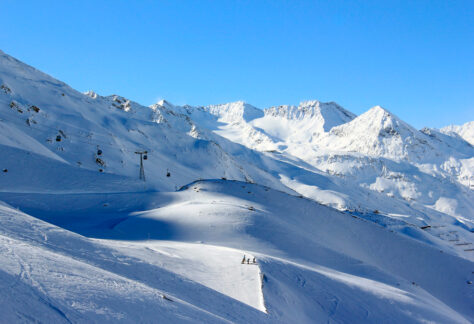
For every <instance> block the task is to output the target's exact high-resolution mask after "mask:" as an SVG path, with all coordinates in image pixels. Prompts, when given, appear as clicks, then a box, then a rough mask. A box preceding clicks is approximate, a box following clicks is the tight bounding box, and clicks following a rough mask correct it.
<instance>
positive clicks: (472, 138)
mask: <svg viewBox="0 0 474 324" xmlns="http://www.w3.org/2000/svg"><path fill="white" fill-rule="evenodd" d="M441 132H443V133H445V134H450V135H452V133H455V134H457V135H459V136H461V137H462V138H463V139H464V140H466V141H467V142H469V143H470V144H471V145H474V121H470V122H467V123H465V124H464V125H461V126H458V125H451V126H446V127H443V128H441Z"/></svg>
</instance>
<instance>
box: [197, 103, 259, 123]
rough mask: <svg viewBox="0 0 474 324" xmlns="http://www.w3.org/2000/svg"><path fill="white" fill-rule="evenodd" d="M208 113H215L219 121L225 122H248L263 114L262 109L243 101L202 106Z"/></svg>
mask: <svg viewBox="0 0 474 324" xmlns="http://www.w3.org/2000/svg"><path fill="white" fill-rule="evenodd" d="M203 109H204V110H206V111H208V112H209V113H210V114H212V115H215V116H217V117H218V118H219V120H220V121H222V122H226V123H237V122H241V121H243V122H250V121H252V120H254V119H256V118H260V117H262V116H263V111H262V110H261V109H258V108H256V107H254V106H252V105H249V104H247V103H245V102H244V101H236V102H231V103H226V104H219V105H210V106H206V107H203Z"/></svg>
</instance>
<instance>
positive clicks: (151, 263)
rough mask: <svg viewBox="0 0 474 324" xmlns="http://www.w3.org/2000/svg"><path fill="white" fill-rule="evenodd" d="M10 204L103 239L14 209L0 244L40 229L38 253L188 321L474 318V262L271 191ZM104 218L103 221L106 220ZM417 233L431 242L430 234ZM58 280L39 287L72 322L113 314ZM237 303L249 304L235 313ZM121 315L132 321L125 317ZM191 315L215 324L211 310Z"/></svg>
mask: <svg viewBox="0 0 474 324" xmlns="http://www.w3.org/2000/svg"><path fill="white" fill-rule="evenodd" d="M125 197H129V198H130V200H133V201H134V202H133V203H131V202H130V200H129V199H124V198H125ZM0 198H1V199H3V200H6V201H9V202H10V203H11V204H12V205H16V204H18V203H20V204H22V209H24V210H26V211H28V213H31V214H32V215H35V216H37V217H39V218H42V219H45V220H47V221H48V222H50V223H55V224H59V225H60V226H61V227H65V228H69V229H70V230H73V231H75V232H77V233H80V234H82V235H84V236H86V237H91V238H95V239H88V238H85V237H84V236H77V235H76V234H72V233H70V232H67V231H65V230H62V229H58V228H56V227H55V226H52V225H47V223H43V222H41V221H38V220H35V219H34V218H31V217H29V216H27V215H25V214H22V213H19V212H17V211H14V210H11V209H7V210H5V213H7V214H8V213H13V214H14V215H12V216H9V217H3V218H2V221H3V223H2V229H5V228H6V230H3V231H6V232H7V233H6V234H4V233H2V235H4V236H10V237H11V236H13V238H15V239H16V238H17V237H18V234H19V232H20V231H18V228H17V227H18V226H22V227H23V228H26V229H28V228H30V227H33V228H34V229H35V231H34V233H30V232H26V233H23V234H22V235H24V237H26V238H28V241H29V242H31V241H34V243H32V244H31V245H33V246H35V245H41V246H44V245H46V246H47V248H48V249H51V250H60V252H61V254H62V255H68V254H73V255H74V256H75V258H79V259H81V260H85V261H84V262H88V263H93V264H94V265H95V267H97V268H101V269H104V268H105V269H107V270H108V271H109V272H112V274H110V276H112V275H113V274H117V273H120V275H121V276H123V277H126V278H133V280H134V281H139V282H141V283H143V284H144V285H146V286H151V287H153V288H155V289H156V290H158V292H157V293H156V294H157V295H158V296H155V298H156V299H157V300H160V299H159V297H160V294H165V295H166V296H168V297H169V298H171V299H173V300H174V301H180V303H179V304H173V305H176V307H178V309H179V311H181V312H183V313H185V312H187V311H188V310H187V308H186V305H185V304H181V301H183V302H187V303H190V304H192V305H194V306H196V308H199V309H202V310H203V311H206V312H208V313H210V314H213V315H215V317H216V318H219V317H223V318H224V319H227V320H231V321H235V322H242V323H243V322H258V321H259V322H261V321H264V322H282V323H286V322H288V321H296V322H299V323H304V322H313V321H314V320H315V319H317V321H318V322H320V321H328V320H329V321H331V320H332V321H342V322H380V321H389V322H418V321H419V320H422V319H423V320H432V321H438V322H453V323H458V322H459V323H467V322H469V321H471V320H472V319H473V315H474V314H473V313H472V307H471V305H472V294H471V289H470V288H471V286H470V285H468V284H466V280H471V279H472V278H471V276H472V274H471V267H472V263H471V262H469V261H467V260H464V259H461V258H458V257H454V256H452V255H450V254H449V253H442V252H441V251H440V250H439V249H435V248H433V247H430V246H428V245H426V244H423V243H419V242H417V241H415V240H412V239H409V238H406V237H404V236H403V235H400V234H396V233H393V232H391V231H389V230H388V229H384V228H382V227H380V226H378V225H376V224H373V223H372V222H367V221H365V220H363V219H361V218H358V217H353V216H351V215H350V214H345V213H341V212H338V211H335V210H333V209H331V208H328V207H325V206H321V205H318V204H317V203H315V202H312V201H310V200H307V199H304V198H298V197H294V196H291V195H288V194H285V193H282V192H278V191H274V190H272V189H270V188H268V187H263V186H259V185H253V184H248V183H242V182H233V181H222V180H220V181H203V182H196V183H193V184H191V185H189V186H187V187H186V188H184V189H182V190H181V191H178V192H175V193H149V194H140V195H135V196H134V195H133V194H114V195H106V194H96V195H87V194H82V195H77V194H76V195H71V194H62V195H57V194H45V195H42V196H41V197H38V195H35V194H16V195H7V194H2V195H0ZM268 202H271V203H268ZM45 203H46V204H45ZM104 203H106V204H107V206H106V207H104ZM84 205H86V206H84ZM87 205H89V206H87ZM145 206H148V207H147V208H146V209H144V210H143V208H144V207H145ZM104 210H107V212H104ZM101 214H105V215H104V216H103V217H102V218H98V217H97V215H101ZM5 219H7V220H8V221H4V220H5ZM19 220H22V222H23V223H21V222H20V221H19ZM5 222H6V224H5ZM18 222H20V225H19V224H17V223H18ZM28 222H32V223H33V224H34V225H33V226H31V225H29V224H28ZM45 228H47V229H48V230H46V229H45ZM413 230H415V231H418V232H419V233H420V235H423V231H422V230H419V229H418V230H417V229H413ZM28 231H30V230H28ZM57 236H61V237H60V238H58V237H57ZM22 237H23V236H22ZM45 237H46V238H45ZM55 242H57V243H58V244H59V245H55ZM78 245H79V246H78ZM303 247H304V248H303ZM243 254H246V256H247V257H250V258H253V257H254V256H255V257H256V258H257V262H258V264H257V265H252V264H250V265H247V264H244V265H242V264H241V263H240V261H241V258H242V256H243ZM26 258H27V259H28V257H27V256H26ZM38 262H40V261H38ZM43 262H44V263H47V264H49V263H50V262H49V261H48V260H46V261H45V260H43ZM45 266H46V265H40V264H38V265H36V267H45ZM67 267H73V268H76V267H79V265H77V266H76V265H75V264H71V265H68V266H67ZM67 267H66V268H67ZM123 267H125V268H123ZM10 271H11V272H12V273H13V275H15V273H16V272H14V271H13V270H10ZM19 271H20V270H17V272H19ZM64 271H66V270H64ZM67 271H71V270H67ZM57 272H61V271H59V270H57ZM260 273H261V274H262V275H260ZM155 274H156V275H158V274H159V276H158V278H159V279H157V276H156V275H155ZM43 276H44V277H43ZM48 276H49V273H48V274H47V275H45V274H44V273H42V272H41V271H38V273H37V274H36V277H35V280H37V281H38V282H40V283H41V285H42V286H43V287H45V288H44V289H45V290H46V291H48V292H49V291H50V289H51V292H50V293H49V295H50V296H51V297H50V298H52V300H50V303H52V304H53V305H58V306H56V307H58V308H59V309H60V310H61V312H62V313H64V314H66V316H72V314H74V313H76V314H77V316H78V317H77V319H80V318H88V317H87V316H91V317H89V318H94V317H92V315H90V313H92V312H96V306H95V305H93V304H94V303H97V304H96V305H98V304H100V305H102V306H103V307H104V308H106V309H107V310H104V313H105V314H107V315H104V317H106V316H112V314H113V313H114V312H115V310H116V308H115V307H114V304H115V303H116V301H114V300H113V299H112V298H110V299H109V297H107V296H106V297H104V301H102V303H100V302H95V301H93V302H92V304H89V307H86V306H84V305H82V303H84V301H83V300H82V299H81V298H82V296H80V295H79V296H76V295H73V296H70V297H69V298H70V299H69V300H70V303H69V304H66V305H65V304H61V303H60V301H61V300H62V298H63V297H62V296H60V295H59V296H58V293H54V289H53V287H51V288H50V285H54V284H53V283H52V282H54V280H51V281H52V282H50V281H49V280H50V279H49V278H48ZM58 276H59V275H58ZM173 276H174V277H173ZM20 277H21V276H20ZM59 277H60V276H59ZM96 277H97V275H94V278H96ZM112 277H113V276H112ZM179 278H186V280H184V281H183V280H182V279H179ZM261 278H263V279H261ZM81 280H83V279H81ZM260 280H262V281H260ZM165 282H167V284H165ZM56 284H57V283H56ZM103 285H107V284H105V283H101V282H94V286H95V287H96V289H97V287H102V286H103ZM122 285H123V284H122V283H121V282H118V283H117V286H112V288H110V289H111V290H112V291H113V293H114V294H115V293H116V292H115V289H117V290H119V289H122ZM61 286H63V285H61ZM262 286H263V288H261V287H262ZM204 287H208V289H209V290H210V291H215V292H214V293H211V292H205V294H206V297H204V298H205V300H203V295H202V294H201V293H202V291H200V289H201V290H203V289H204ZM82 289H83V290H86V291H88V290H89V289H90V288H87V287H82ZM82 289H81V290H82ZM129 289H132V288H129ZM136 289H138V288H136ZM99 291H100V289H99ZM111 294H112V293H111ZM140 294H144V293H140ZM208 294H209V295H208ZM213 294H214V296H228V297H226V298H227V299H225V298H222V297H217V299H219V298H222V300H221V301H219V302H218V301H217V300H214V299H213V298H214V297H213ZM142 298H144V299H145V297H142ZM228 298H232V299H234V300H238V301H240V303H237V304H235V303H234V304H233V306H230V305H227V306H225V304H226V303H229V299H228ZM119 299H120V298H119ZM162 299H163V298H162ZM145 300H146V299H145ZM165 301H166V300H165ZM109 303H112V305H110V304H109ZM117 303H118V302H117ZM163 303H164V304H165V305H166V304H167V303H166V302H163ZM231 304H232V303H231ZM76 305H82V306H77V307H76ZM182 305H183V306H182ZM236 305H239V307H236ZM245 305H247V306H245ZM81 307H82V308H81ZM130 307H131V306H130ZM156 307H158V305H157V306H156ZM251 309H255V311H250V310H251ZM108 311H110V313H108ZM159 311H160V312H163V311H162V310H159ZM244 313H245V314H248V316H249V317H247V316H246V315H245V314H244ZM69 314H71V315H69ZM122 315H123V316H124V317H123V319H124V320H125V321H126V318H127V317H126V316H127V314H126V309H124V310H122ZM142 315H143V316H146V313H142ZM81 316H83V317H81ZM93 316H96V315H93ZM191 316H194V318H196V319H197V321H200V320H202V321H208V318H207V317H202V318H201V316H204V315H203V314H201V313H197V314H192V315H191ZM110 318H112V317H110ZM211 319H212V318H211ZM114 320H116V318H115V319H114Z"/></svg>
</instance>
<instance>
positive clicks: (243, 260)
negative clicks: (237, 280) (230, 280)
mask: <svg viewBox="0 0 474 324" xmlns="http://www.w3.org/2000/svg"><path fill="white" fill-rule="evenodd" d="M244 263H245V254H244V258H243V259H242V264H244Z"/></svg>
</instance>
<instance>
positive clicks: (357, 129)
mask: <svg viewBox="0 0 474 324" xmlns="http://www.w3.org/2000/svg"><path fill="white" fill-rule="evenodd" d="M321 146H323V147H326V148H331V149H333V150H340V151H346V152H351V151H352V152H358V153H363V154H367V155H371V156H382V157H388V158H392V159H408V158H410V159H417V160H419V159H422V158H424V157H425V154H427V153H428V154H429V153H431V152H429V151H430V150H432V149H433V148H431V147H430V146H429V144H428V141H427V139H426V136H425V135H424V134H421V133H420V132H418V131H417V130H416V129H414V128H412V127H411V126H409V125H408V124H406V123H405V122H403V121H401V120H400V119H399V118H398V117H396V116H395V115H393V114H392V113H390V112H389V111H387V110H385V109H383V108H382V107H380V106H375V107H373V108H372V109H370V110H369V111H367V112H366V113H364V114H362V115H360V116H359V117H357V118H355V119H354V120H352V121H351V122H349V123H347V124H344V125H341V126H338V127H335V128H333V129H332V130H331V132H330V134H329V136H328V137H327V138H325V139H324V141H323V143H322V145H321Z"/></svg>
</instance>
